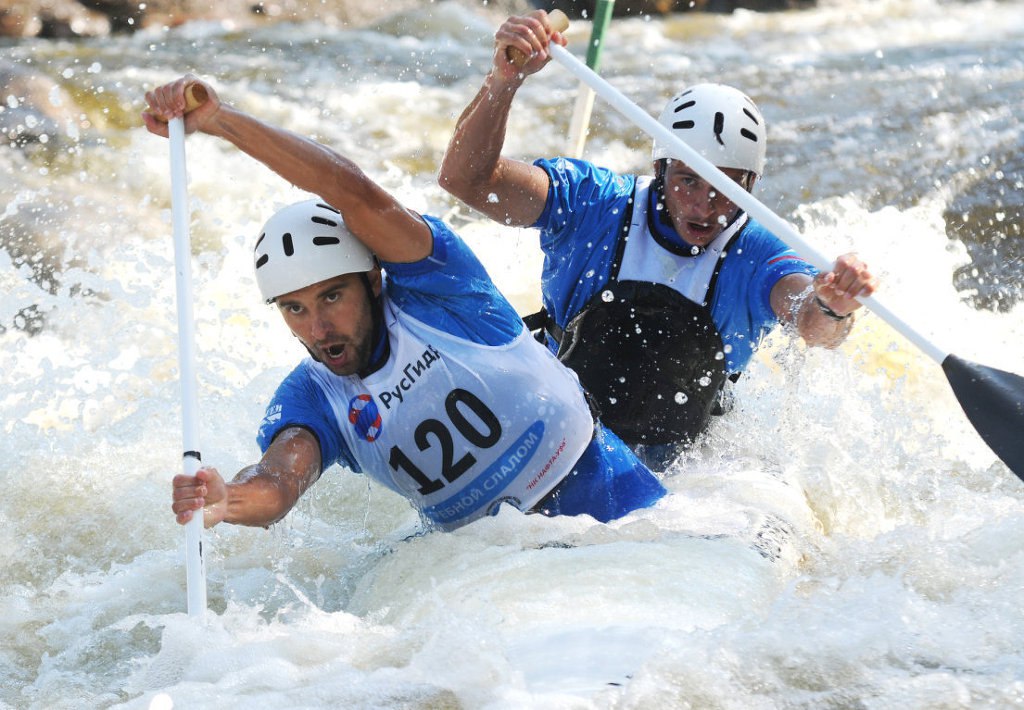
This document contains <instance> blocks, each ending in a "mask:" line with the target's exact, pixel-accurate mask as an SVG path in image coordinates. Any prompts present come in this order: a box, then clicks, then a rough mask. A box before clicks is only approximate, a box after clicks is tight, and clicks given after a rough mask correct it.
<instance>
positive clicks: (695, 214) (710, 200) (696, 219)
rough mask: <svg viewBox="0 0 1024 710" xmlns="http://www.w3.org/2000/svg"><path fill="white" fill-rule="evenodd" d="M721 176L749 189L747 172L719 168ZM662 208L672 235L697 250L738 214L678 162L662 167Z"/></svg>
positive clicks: (697, 176) (734, 206)
mask: <svg viewBox="0 0 1024 710" xmlns="http://www.w3.org/2000/svg"><path fill="white" fill-rule="evenodd" d="M722 172H723V173H725V174H726V175H727V176H728V177H729V178H730V179H731V180H732V181H733V182H735V183H736V184H738V185H740V186H741V187H742V188H743V189H745V190H749V189H750V185H749V181H750V180H749V178H748V175H750V173H748V172H747V171H745V170H738V169H736V168H722ZM665 208H666V209H667V210H668V214H669V218H670V219H671V220H672V225H673V227H675V230H676V233H677V234H679V236H680V237H682V238H683V241H685V242H686V243H688V244H692V245H693V246H699V247H705V246H707V245H708V244H710V243H711V242H712V241H714V239H715V237H717V236H718V235H719V234H721V233H722V230H723V229H724V228H725V227H727V226H728V225H729V223H730V222H732V220H733V218H734V217H735V216H736V213H737V212H738V211H739V208H738V207H737V206H736V205H735V204H733V203H732V201H731V200H729V199H728V198H727V197H725V195H722V194H721V193H719V192H718V190H716V189H715V188H714V187H713V186H711V185H710V184H709V183H707V182H705V180H704V179H703V178H702V177H700V175H698V174H697V173H696V172H694V171H693V170H691V169H690V168H689V167H688V166H687V165H686V164H685V163H683V162H682V161H680V160H669V161H668V164H667V165H666V167H665Z"/></svg>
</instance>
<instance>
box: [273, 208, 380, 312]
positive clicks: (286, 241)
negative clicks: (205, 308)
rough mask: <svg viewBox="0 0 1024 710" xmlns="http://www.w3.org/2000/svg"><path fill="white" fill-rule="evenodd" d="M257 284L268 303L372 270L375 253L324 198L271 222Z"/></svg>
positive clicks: (278, 215)
mask: <svg viewBox="0 0 1024 710" xmlns="http://www.w3.org/2000/svg"><path fill="white" fill-rule="evenodd" d="M253 257H254V260H255V265H256V285H257V286H259V289H260V293H261V294H262V295H263V298H264V300H266V302H267V303H270V302H272V301H273V300H274V299H275V298H277V297H278V296H280V295H282V294H285V293H290V292H292V291H297V290H298V289H300V288H305V287H306V286H311V285H312V284H315V283H319V282H321V281H326V280H327V279H331V278H334V277H335V276H341V275H342V274H353V273H358V272H365V271H370V270H372V269H373V267H374V260H373V254H372V253H370V250H369V249H367V248H366V246H365V245H364V244H363V243H362V242H361V241H359V240H358V239H356V237H355V235H353V234H352V232H350V231H349V230H348V227H346V226H345V222H344V221H343V220H342V218H341V213H340V212H339V211H338V210H336V209H334V208H333V207H331V206H330V205H328V204H325V203H324V202H322V201H320V200H306V201H304V202H297V203H295V204H294V205H289V206H288V207H285V208H284V209H282V210H280V211H278V212H277V213H276V214H275V215H274V216H273V217H271V218H270V219H269V220H267V223H266V224H265V225H263V230H262V231H261V232H260V238H259V239H257V240H256V248H255V250H254V254H253Z"/></svg>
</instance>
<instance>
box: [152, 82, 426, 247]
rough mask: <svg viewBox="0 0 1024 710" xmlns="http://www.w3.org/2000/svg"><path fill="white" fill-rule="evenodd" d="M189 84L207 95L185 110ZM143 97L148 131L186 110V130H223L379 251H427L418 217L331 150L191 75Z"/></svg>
mask: <svg viewBox="0 0 1024 710" xmlns="http://www.w3.org/2000/svg"><path fill="white" fill-rule="evenodd" d="M192 85H198V86H200V87H202V89H203V90H204V91H205V93H206V95H207V99H206V101H205V102H203V103H202V104H200V105H199V106H198V107H197V108H195V109H194V110H192V111H190V112H189V113H187V114H186V113H185V91H186V89H187V88H188V87H189V86H192ZM146 101H147V102H148V104H149V111H148V112H147V113H144V114H143V120H144V121H145V124H146V128H147V129H148V130H149V131H150V132H151V133H154V134H156V135H160V136H166V135H167V124H166V122H167V121H169V120H170V119H172V118H179V117H182V116H184V118H185V130H186V132H193V131H201V132H203V133H207V134H209V135H212V136H217V137H219V138H223V139H224V140H227V141H229V142H230V143H232V144H234V145H235V146H236V147H237V148H239V149H240V150H242V151H243V152H245V153H247V154H248V155H250V156H252V157H253V158H255V159H256V160H258V161H260V162H261V163H263V164H264V165H266V166H267V167H268V168H270V169H271V170H273V171H274V172H275V173H277V174H278V175H280V176H281V177H283V178H284V179H285V180H287V181H289V182H290V183H291V184H293V185H295V186H296V187H298V188H300V189H302V190H306V191H307V192H310V193H313V194H315V195H319V196H320V197H322V198H323V199H324V200H325V201H326V202H328V203H329V204H331V205H333V206H334V207H336V208H337V209H338V210H339V211H341V213H342V215H343V216H344V218H345V224H346V226H348V228H349V229H350V230H351V231H352V233H353V234H354V235H355V236H356V237H357V238H358V239H359V240H360V241H362V242H363V243H364V244H366V246H367V247H368V248H369V249H370V250H371V251H372V252H374V253H375V254H376V255H377V256H379V257H380V258H381V259H383V260H385V261H392V262H411V261H419V260H420V259H423V258H425V257H426V256H428V255H429V254H430V251H431V248H432V238H431V234H430V229H429V227H427V225H426V223H424V222H423V220H422V218H421V217H420V216H419V215H418V214H417V213H416V212H414V211H412V210H409V209H406V208H405V207H404V206H403V205H402V204H401V203H399V202H398V201H397V200H396V199H395V198H394V197H392V196H391V195H390V194H388V193H387V192H386V191H385V190H384V189H383V188H381V187H380V186H379V185H377V184H376V183H375V182H374V181H373V180H371V179H370V178H369V177H368V176H367V175H366V174H365V173H364V172H363V171H362V170H361V169H360V168H359V167H358V166H357V165H356V164H355V163H353V162H352V161H351V160H349V159H348V158H346V157H344V156H343V155H340V154H339V153H337V152H335V151H334V150H331V149H330V148H328V147H326V146H323V145H321V144H319V143H317V142H316V141H313V140H310V139H308V138H304V137H302V136H299V135H297V134H295V133H292V132H290V131H286V130H284V129H282V128H277V127H274V126H271V125H269V124H267V123H264V122H263V121H260V120H259V119H257V118H255V117H254V116H250V115H248V114H246V113H243V112H242V111H239V110H238V109H235V108H233V107H231V106H229V105H227V104H225V103H223V102H222V101H221V100H220V98H219V97H218V96H217V94H216V92H215V91H214V90H213V88H212V87H211V86H210V85H209V84H207V83H205V82H202V81H200V80H199V79H197V78H196V77H194V76H191V75H187V76H184V77H182V78H181V79H178V80H177V81H174V82H171V83H170V84H165V85H164V86H161V87H159V88H157V89H154V90H153V91H150V92H147V94H146Z"/></svg>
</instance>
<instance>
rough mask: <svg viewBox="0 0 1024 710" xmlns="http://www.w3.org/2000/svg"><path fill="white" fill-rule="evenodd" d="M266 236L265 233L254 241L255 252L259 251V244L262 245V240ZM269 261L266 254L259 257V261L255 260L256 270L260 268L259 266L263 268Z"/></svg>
mask: <svg viewBox="0 0 1024 710" xmlns="http://www.w3.org/2000/svg"><path fill="white" fill-rule="evenodd" d="M266 236H267V233H266V232H264V233H263V234H261V235H260V238H259V239H257V240H256V251H259V249H260V244H262V243H263V239H264V238H265V237H266ZM269 260H270V257H269V256H267V255H266V254H264V255H263V256H261V257H260V258H259V259H257V260H256V268H257V269H258V268H260V267H261V266H263V265H264V264H266V263H267V261H269Z"/></svg>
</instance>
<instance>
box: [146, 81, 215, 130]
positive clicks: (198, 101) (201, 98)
mask: <svg viewBox="0 0 1024 710" xmlns="http://www.w3.org/2000/svg"><path fill="white" fill-rule="evenodd" d="M208 98H209V95H208V94H207V93H206V89H205V88H204V87H203V85H202V84H199V83H197V82H192V83H190V84H187V85H186V86H185V113H189V112H190V111H195V110H196V109H197V108H199V107H200V106H202V105H203V104H204V103H206V99H208ZM145 113H148V114H149V115H150V116H153V117H154V118H155V119H157V120H158V121H161V122H163V123H167V120H166V119H165V118H164V117H163V116H157V115H156V114H155V113H153V112H152V111H150V110H149V109H146V111H145Z"/></svg>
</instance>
